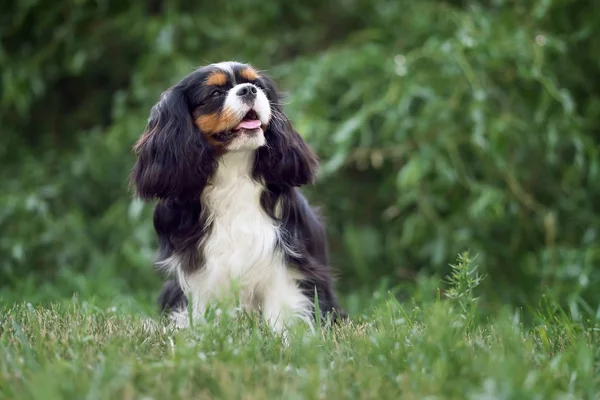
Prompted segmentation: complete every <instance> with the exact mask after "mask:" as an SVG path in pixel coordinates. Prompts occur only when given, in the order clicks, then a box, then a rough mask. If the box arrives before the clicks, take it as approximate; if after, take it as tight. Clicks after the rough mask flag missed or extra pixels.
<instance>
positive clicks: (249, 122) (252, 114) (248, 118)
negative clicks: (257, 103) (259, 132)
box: [233, 110, 262, 131]
mask: <svg viewBox="0 0 600 400" xmlns="http://www.w3.org/2000/svg"><path fill="white" fill-rule="evenodd" d="M261 125H262V123H261V122H260V120H259V119H258V114H257V113H256V111H254V110H250V111H248V112H247V113H246V115H244V118H242V120H241V121H240V123H239V124H237V125H236V127H235V128H233V130H234V131H240V130H242V129H244V130H247V131H253V130H255V129H259V128H260V127H261Z"/></svg>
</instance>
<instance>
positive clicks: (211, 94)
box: [210, 89, 223, 97]
mask: <svg viewBox="0 0 600 400" xmlns="http://www.w3.org/2000/svg"><path fill="white" fill-rule="evenodd" d="M222 94H223V92H222V91H220V90H219V89H215V90H213V91H212V92H211V93H210V97H217V96H220V95H222Z"/></svg>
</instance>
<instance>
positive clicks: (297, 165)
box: [254, 75, 319, 187]
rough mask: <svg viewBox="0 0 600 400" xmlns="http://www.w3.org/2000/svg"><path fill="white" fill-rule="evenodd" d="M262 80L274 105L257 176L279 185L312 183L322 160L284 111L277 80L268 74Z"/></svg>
mask: <svg viewBox="0 0 600 400" xmlns="http://www.w3.org/2000/svg"><path fill="white" fill-rule="evenodd" d="M260 79H261V81H262V84H263V86H264V87H265V90H266V92H267V97H268V98H269V102H270V103H271V113H272V115H271V122H270V123H269V126H268V127H267V130H266V132H265V139H266V141H267V144H266V146H263V147H261V148H259V149H258V151H257V154H256V161H255V169H254V173H255V175H261V176H262V177H263V178H264V180H265V183H267V184H271V185H276V186H280V187H281V186H302V185H305V184H308V183H312V182H313V180H314V178H315V176H316V174H317V169H318V168H319V159H318V157H317V155H316V154H315V153H314V152H313V150H312V149H311V148H310V146H309V145H308V144H307V143H306V142H305V141H304V139H303V138H302V137H301V136H300V135H299V134H298V132H296V130H295V129H294V127H293V126H292V123H291V122H290V120H289V119H288V117H287V116H286V115H285V113H284V112H283V109H282V108H281V95H280V94H279V91H278V90H277V87H276V85H275V83H274V82H273V80H272V79H271V78H269V77H268V76H266V75H262V76H261V78H260Z"/></svg>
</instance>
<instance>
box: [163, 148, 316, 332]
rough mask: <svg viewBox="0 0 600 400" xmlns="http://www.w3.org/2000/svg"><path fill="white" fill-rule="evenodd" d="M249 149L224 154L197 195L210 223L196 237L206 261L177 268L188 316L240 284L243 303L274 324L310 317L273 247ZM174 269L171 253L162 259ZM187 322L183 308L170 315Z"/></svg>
mask: <svg viewBox="0 0 600 400" xmlns="http://www.w3.org/2000/svg"><path fill="white" fill-rule="evenodd" d="M253 159H254V152H253V151H240V152H231V153H226V154H225V155H223V156H222V157H221V159H220V161H219V165H218V168H217V171H216V173H215V175H214V176H213V178H212V180H211V182H210V183H209V186H207V188H206V189H205V191H204V193H203V195H202V203H203V204H204V205H205V207H206V214H205V215H204V216H205V217H206V219H207V221H208V223H210V224H211V225H212V228H211V230H210V232H209V233H208V236H207V238H206V239H205V240H204V241H203V243H201V245H200V249H202V251H204V255H203V259H204V260H205V265H204V266H203V267H202V268H201V269H199V270H198V271H197V272H195V273H193V274H192V275H191V276H183V275H182V274H181V273H180V274H178V279H179V282H180V284H181V286H182V288H183V289H184V292H185V293H186V294H187V295H188V298H189V299H190V303H191V307H192V317H193V318H194V319H196V318H200V317H201V316H202V315H203V313H204V311H205V309H206V307H207V305H208V304H210V303H211V301H213V300H215V299H218V298H220V297H223V296H228V295H230V294H231V292H232V282H233V281H232V280H234V281H235V284H236V285H237V286H236V287H237V288H238V290H239V296H240V297H239V301H240V304H239V305H240V306H241V307H242V308H245V309H248V310H259V311H261V312H262V313H263V316H264V318H265V319H266V320H267V321H268V322H269V324H270V325H271V326H272V327H273V328H275V329H276V330H281V329H282V328H284V326H286V325H287V324H288V323H289V322H291V321H293V320H294V319H297V318H299V319H302V320H305V321H306V322H308V323H309V324H310V323H311V315H312V307H313V305H312V302H311V301H310V299H308V298H307V297H306V296H304V295H303V293H302V292H301V290H300V289H299V287H298V281H299V280H300V279H301V278H302V277H301V275H300V274H299V273H298V272H297V271H295V270H293V269H291V268H289V267H288V266H287V265H285V262H284V257H283V254H282V252H281V251H280V250H279V249H277V247H276V242H277V238H278V226H277V225H276V223H275V222H274V221H273V220H272V219H271V218H270V217H269V216H268V215H267V214H266V213H265V212H264V211H263V209H262V208H261V206H260V195H261V191H262V185H260V184H259V183H258V182H256V181H254V180H253V179H252V178H251V165H252V160H253ZM163 264H164V265H165V266H166V267H167V268H169V269H171V270H173V269H176V270H179V268H177V261H176V259H170V260H167V261H165V262H164V263H163ZM174 318H175V322H176V324H177V325H179V326H186V325H187V322H188V315H187V312H185V311H183V312H182V313H180V314H178V315H174Z"/></svg>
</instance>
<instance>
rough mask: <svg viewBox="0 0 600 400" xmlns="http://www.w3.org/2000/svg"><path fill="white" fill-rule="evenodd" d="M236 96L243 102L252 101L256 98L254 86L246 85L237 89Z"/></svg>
mask: <svg viewBox="0 0 600 400" xmlns="http://www.w3.org/2000/svg"><path fill="white" fill-rule="evenodd" d="M236 94H237V95H238V96H239V97H241V98H242V99H243V100H245V101H249V100H254V99H255V98H256V86H254V85H252V84H251V83H248V84H246V85H244V86H242V87H241V88H239V89H238V90H237V92H236Z"/></svg>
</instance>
